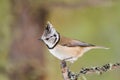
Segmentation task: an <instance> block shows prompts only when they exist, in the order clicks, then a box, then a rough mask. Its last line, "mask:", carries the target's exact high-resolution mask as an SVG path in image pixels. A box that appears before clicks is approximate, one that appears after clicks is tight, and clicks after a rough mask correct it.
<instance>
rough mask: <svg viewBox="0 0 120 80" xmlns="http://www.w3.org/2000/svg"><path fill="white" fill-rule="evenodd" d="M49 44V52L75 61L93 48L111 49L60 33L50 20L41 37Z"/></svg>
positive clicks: (60, 57) (72, 61)
mask: <svg viewBox="0 0 120 80" xmlns="http://www.w3.org/2000/svg"><path fill="white" fill-rule="evenodd" d="M39 40H42V41H43V42H44V43H45V45H46V46H47V48H48V50H49V52H50V53H51V54H52V55H53V56H55V57H56V58H58V59H59V60H65V61H69V62H71V63H74V62H75V61H77V59H78V58H79V57H82V56H83V54H84V53H86V52H87V51H89V50H91V49H109V48H106V47H103V46H96V45H93V44H89V43H86V42H82V41H79V40H76V39H71V38H67V37H64V36H62V35H60V33H59V32H58V31H57V30H56V29H55V28H54V27H53V25H52V24H51V23H50V22H49V21H48V22H47V25H46V27H45V29H44V31H43V34H42V36H41V37H40V38H39Z"/></svg>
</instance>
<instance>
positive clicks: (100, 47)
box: [92, 46, 109, 49]
mask: <svg viewBox="0 0 120 80" xmlns="http://www.w3.org/2000/svg"><path fill="white" fill-rule="evenodd" d="M92 49H109V48H107V47H103V46H93V47H92Z"/></svg>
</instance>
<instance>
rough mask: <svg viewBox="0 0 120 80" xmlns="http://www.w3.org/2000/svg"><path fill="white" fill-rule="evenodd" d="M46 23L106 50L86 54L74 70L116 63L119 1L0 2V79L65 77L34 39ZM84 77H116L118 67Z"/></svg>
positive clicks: (119, 57)
mask: <svg viewBox="0 0 120 80" xmlns="http://www.w3.org/2000/svg"><path fill="white" fill-rule="evenodd" d="M47 21H50V22H51V23H52V24H53V25H54V27H55V28H56V29H57V31H58V32H60V34H61V35H64V36H66V37H70V38H74V39H78V40H81V41H84V42H88V43H93V44H96V45H100V46H105V47H108V48H110V49H109V50H102V49H100V50H91V51H89V52H87V53H86V54H85V55H84V56H83V57H81V58H79V60H78V61H76V62H75V63H74V64H72V66H71V67H70V68H71V70H72V71H74V72H78V71H79V70H80V69H81V68H83V67H92V66H101V65H103V64H106V63H116V62H120V49H119V48H120V1H119V0H58V1H56V0H0V80H57V79H58V80H63V79H62V74H61V70H60V61H59V60H58V59H56V58H55V57H54V56H52V55H51V54H50V53H49V52H48V50H47V47H46V46H45V45H44V44H43V43H42V42H40V41H38V40H37V39H38V38H39V37H40V36H41V34H42V32H43V28H44V27H45V23H46V22H47ZM85 77H86V78H87V79H88V80H119V79H120V70H119V69H117V70H113V71H109V72H106V73H104V74H102V75H97V74H91V75H86V76H85Z"/></svg>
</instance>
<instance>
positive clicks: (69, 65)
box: [63, 57, 73, 68]
mask: <svg viewBox="0 0 120 80" xmlns="http://www.w3.org/2000/svg"><path fill="white" fill-rule="evenodd" d="M72 58H73V57H68V58H65V59H63V61H67V60H69V59H72ZM71 61H72V60H71ZM71 61H70V62H71ZM71 64H72V63H70V64H68V68H70V67H71Z"/></svg>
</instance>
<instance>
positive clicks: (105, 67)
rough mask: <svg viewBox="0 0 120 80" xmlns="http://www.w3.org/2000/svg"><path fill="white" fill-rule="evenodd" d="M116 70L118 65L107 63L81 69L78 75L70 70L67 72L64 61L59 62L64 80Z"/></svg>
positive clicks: (119, 65) (75, 79) (74, 79)
mask: <svg viewBox="0 0 120 80" xmlns="http://www.w3.org/2000/svg"><path fill="white" fill-rule="evenodd" d="M118 68H120V63H115V64H110V63H109V64H105V65H103V66H101V67H99V66H97V67H91V68H82V69H81V70H80V71H79V72H78V73H74V72H72V71H71V70H69V68H68V67H67V64H66V62H65V61H64V60H63V61H61V69H62V75H63V78H64V80H77V79H78V77H81V76H82V75H86V74H93V73H97V74H102V73H104V72H107V71H110V70H113V69H118Z"/></svg>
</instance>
